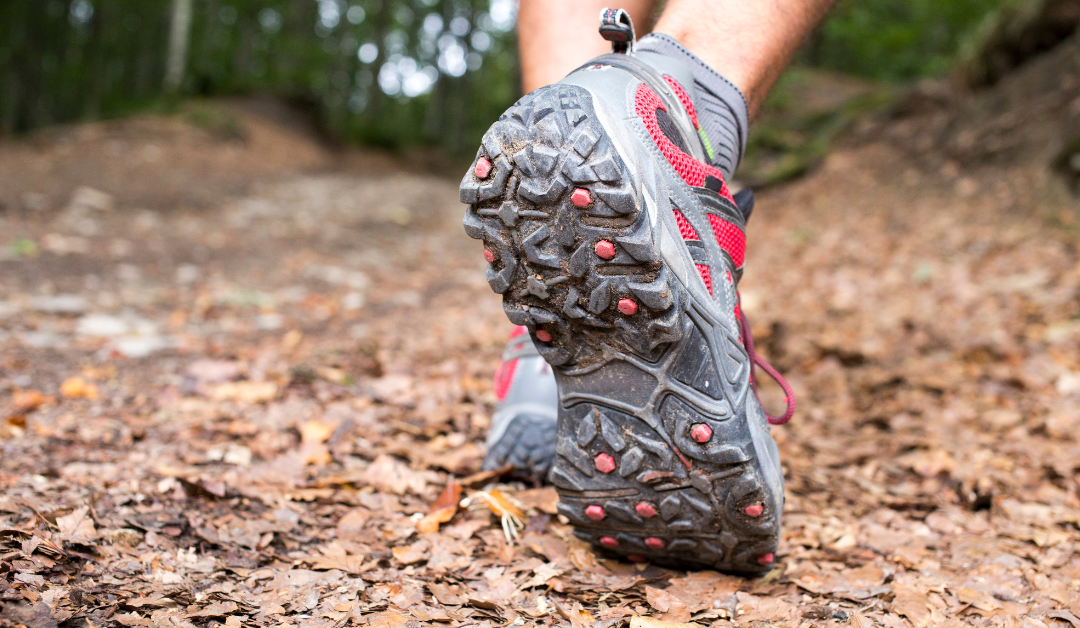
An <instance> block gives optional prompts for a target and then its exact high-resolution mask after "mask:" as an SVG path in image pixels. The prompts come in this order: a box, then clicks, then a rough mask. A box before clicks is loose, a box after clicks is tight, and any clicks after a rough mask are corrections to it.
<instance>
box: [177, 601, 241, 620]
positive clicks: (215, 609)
mask: <svg viewBox="0 0 1080 628" xmlns="http://www.w3.org/2000/svg"><path fill="white" fill-rule="evenodd" d="M239 609H240V607H239V606H238V605H237V604H236V602H214V603H213V604H211V605H210V606H207V607H205V608H201V609H199V610H197V611H195V612H194V613H188V614H187V617H188V618H189V619H190V618H192V617H228V616H229V615H232V614H233V613H235V612H236V611H237V610H239Z"/></svg>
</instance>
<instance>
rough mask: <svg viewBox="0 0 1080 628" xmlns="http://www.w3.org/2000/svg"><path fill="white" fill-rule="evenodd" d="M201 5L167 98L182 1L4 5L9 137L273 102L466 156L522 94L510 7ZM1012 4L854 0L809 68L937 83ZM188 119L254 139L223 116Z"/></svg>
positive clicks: (436, 3) (835, 18) (481, 0)
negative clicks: (202, 99) (244, 100)
mask: <svg viewBox="0 0 1080 628" xmlns="http://www.w3.org/2000/svg"><path fill="white" fill-rule="evenodd" d="M192 1H193V9H194V13H193V22H192V28H191V33H190V38H189V42H190V45H189V49H188V62H187V70H186V73H185V78H184V82H183V84H182V86H181V90H180V93H179V94H177V95H175V96H166V95H165V93H164V91H163V85H162V79H163V77H164V73H165V63H166V61H165V60H166V53H167V47H168V38H169V24H170V6H171V0H0V132H7V133H18V132H23V131H27V130H30V129H33V128H37V127H40V126H44V125H47V124H54V123H57V122H66V121H72V120H81V119H100V118H107V117H115V116H121V115H125V114H128V113H130V112H133V111H136V110H139V109H142V108H146V107H148V106H152V105H155V104H162V105H166V109H169V108H171V107H172V106H174V105H175V104H176V102H177V99H178V98H189V97H192V96H215V95H228V94H245V93H253V92H260V93H270V94H274V95H277V96H280V97H284V98H287V99H289V100H291V101H292V102H295V103H298V104H301V105H304V106H306V107H307V108H308V109H309V110H311V111H312V112H313V113H315V114H316V115H317V116H318V118H319V119H320V121H321V122H322V124H323V125H324V126H325V127H326V128H327V129H328V130H330V131H331V132H332V133H334V134H336V135H337V136H339V137H341V138H343V139H345V140H347V141H353V142H364V143H369V144H376V145H381V146H386V147H392V148H400V147H408V146H437V147H440V148H442V149H443V150H444V151H446V152H447V153H449V154H454V155H462V154H465V153H469V152H471V151H472V150H473V148H474V147H475V145H476V143H477V140H478V139H479V137H480V135H481V134H482V133H483V131H484V130H485V129H486V128H487V126H488V124H490V122H491V121H492V120H494V119H495V118H496V117H497V116H498V115H499V114H500V113H501V112H502V111H503V110H504V109H505V108H506V107H507V106H509V104H510V103H512V102H513V101H514V99H515V98H517V96H518V90H519V88H520V81H519V79H518V69H517V50H516V42H515V38H514V34H513V32H512V30H511V26H512V22H513V15H512V10H509V9H508V7H510V6H512V4H513V3H512V1H511V0H192ZM1011 1H1013V0H841V2H840V4H839V6H838V7H837V8H836V9H835V11H834V12H833V13H832V14H831V15H830V17H829V18H828V20H827V21H826V23H825V24H824V26H823V27H822V28H821V29H819V30H818V31H817V32H816V33H815V34H814V35H813V36H812V37H811V38H810V40H809V41H808V43H807V46H806V47H805V48H804V50H803V52H802V53H801V62H802V64H803V65H809V66H811V67H819V68H825V69H828V70H833V71H839V72H845V73H851V74H857V75H862V76H867V77H873V78H877V79H887V80H895V79H908V78H914V77H921V76H927V75H931V74H935V73H938V72H941V71H943V70H944V69H946V68H948V67H949V65H950V64H951V63H952V61H953V59H954V58H955V56H956V54H957V52H958V50H959V49H960V47H961V44H962V43H963V41H964V40H965V38H967V37H969V35H970V33H971V32H973V30H974V29H975V28H976V27H977V25H978V24H979V23H980V21H982V20H983V19H984V18H985V17H986V16H987V15H988V13H990V12H992V11H994V10H995V9H997V8H998V7H1000V6H1001V5H1003V4H1005V3H1007V2H1011ZM496 13H498V14H499V15H496ZM451 31H452V32H451ZM363 50H366V51H367V53H366V54H359V53H360V52H361V51H363ZM373 52H377V55H373V54H371V53H373ZM185 112H186V114H187V115H188V117H189V118H190V119H192V121H194V122H195V123H197V124H200V125H203V126H205V127H206V128H209V129H211V130H213V131H214V132H216V133H222V134H224V135H225V136H226V137H237V138H239V137H241V135H242V130H240V129H236V128H231V127H230V124H231V123H230V122H229V121H228V120H223V119H215V118H214V115H217V114H213V112H212V111H210V110H208V109H205V108H204V109H202V110H200V109H199V107H198V106H197V105H196V106H195V108H194V109H190V108H186V109H185ZM840 117H841V118H844V119H846V118H847V115H846V114H845V115H843V116H840ZM837 120H838V118H837V117H836V116H832V117H828V116H827V117H825V118H821V119H820V120H818V121H817V122H814V121H811V120H809V119H807V120H806V121H805V123H803V122H800V123H799V124H798V125H796V126H797V127H798V128H785V130H784V131H783V132H776V133H773V132H772V131H770V129H768V128H764V129H763V130H762V132H760V133H758V135H757V137H756V139H755V146H760V147H761V148H763V149H766V150H767V151H773V152H777V151H779V152H784V149H782V148H781V146H782V145H784V144H792V143H794V144H792V145H798V146H800V147H801V148H800V149H799V152H801V153H804V152H805V153H806V155H809V156H810V157H805V156H804V157H805V158H804V157H800V158H798V159H789V161H791V164H790V165H789V166H784V167H782V168H780V169H779V171H783V172H796V171H798V170H800V169H802V168H804V167H805V165H804V164H806V163H809V162H812V161H814V160H815V159H816V155H818V154H819V153H821V152H822V151H823V150H824V148H823V147H825V146H827V144H828V143H827V141H826V142H824V143H823V142H821V141H816V140H814V141H808V140H805V139H793V138H795V137H796V136H798V137H802V138H806V137H826V136H828V137H831V136H832V135H834V134H835V133H836V132H837V131H836V130H837V129H839V128H842V127H843V125H842V124H840V123H839V122H838V121H837ZM807 151H808V152H807ZM787 152H791V151H790V150H788V151H787ZM769 178H770V179H771V178H772V177H769Z"/></svg>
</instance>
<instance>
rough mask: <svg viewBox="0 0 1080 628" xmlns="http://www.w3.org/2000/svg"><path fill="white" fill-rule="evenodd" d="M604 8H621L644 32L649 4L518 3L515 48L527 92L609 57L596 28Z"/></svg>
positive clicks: (627, 0)
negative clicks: (587, 64) (517, 26)
mask: <svg viewBox="0 0 1080 628" xmlns="http://www.w3.org/2000/svg"><path fill="white" fill-rule="evenodd" d="M604 7H613V8H622V9H626V11H627V12H628V13H630V17H631V18H633V20H634V25H635V26H636V27H637V28H638V29H641V30H640V31H639V32H638V36H641V35H644V34H645V33H646V32H648V30H647V29H648V27H649V23H650V21H651V19H650V18H651V13H652V8H653V0H521V6H520V8H519V9H518V25H519V28H518V45H519V46H520V49H521V79H522V83H523V84H524V88H525V92H526V93H528V92H531V91H532V90H534V89H536V88H538V87H543V86H545V85H550V84H552V83H554V82H555V81H558V80H559V79H561V78H563V77H564V76H566V75H567V74H569V73H570V72H571V71H572V70H574V69H575V68H577V67H578V66H579V65H581V64H582V63H585V62H586V61H588V60H589V59H592V58H593V57H596V56H599V55H602V54H604V53H605V52H610V51H611V44H610V43H608V42H606V41H604V40H603V39H601V38H600V35H598V34H597V30H596V29H597V27H598V26H599V24H600V21H599V19H600V11H601V9H603V8H604Z"/></svg>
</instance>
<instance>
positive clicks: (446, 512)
mask: <svg viewBox="0 0 1080 628" xmlns="http://www.w3.org/2000/svg"><path fill="white" fill-rule="evenodd" d="M460 502H461V485H460V484H458V483H457V481H455V480H454V476H452V475H451V476H450V479H449V480H448V481H447V482H446V487H445V488H444V489H443V491H442V493H439V497H438V498H436V499H435V501H434V502H432V504H431V507H430V508H428V514H427V515H426V516H425V517H424V518H423V519H421V520H420V521H417V522H416V529H417V530H419V531H421V532H438V531H439V525H441V524H443V523H447V522H448V521H450V520H451V519H453V518H454V515H455V514H457V511H458V506H459V504H460Z"/></svg>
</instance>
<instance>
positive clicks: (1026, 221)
mask: <svg viewBox="0 0 1080 628" xmlns="http://www.w3.org/2000/svg"><path fill="white" fill-rule="evenodd" d="M115 124H116V125H118V126H116V127H115V128H117V129H120V130H119V131H116V133H122V132H123V126H122V125H123V124H124V123H122V122H118V123H115ZM140 124H143V125H145V124H146V123H145V122H143V123H140ZM140 128H142V127H140ZM143 132H145V129H143V130H142V131H140V133H143ZM77 146H78V147H82V148H78V150H89V149H90V148H93V147H94V145H93V144H86V143H85V142H83V143H80V144H78V145H77ZM316 148H317V147H316ZM25 150H31V149H28V148H25V147H21V146H15V147H14V148H12V147H10V146H0V158H2V157H3V155H2V153H3V152H4V151H16V152H17V151H25ZM32 150H34V151H38V153H36V154H37V155H38V158H40V159H42V160H45V161H48V160H50V159H61V156H60V155H62V151H61V148H60V146H59V145H54V144H50V143H48V142H43V143H41V144H40V145H37V147H36V148H33V149H32ZM64 150H68V149H64ZM169 150H172V149H169ZM177 150H179V149H177ZM238 150H246V149H238ZM312 150H315V149H312ZM319 150H321V149H319ZM89 154H96V153H93V152H90V153H89ZM327 159H330V158H329V157H328V158H327ZM365 163H366V162H365ZM116 167H117V168H120V167H121V166H120V165H117V166H116ZM161 176H165V175H164V173H163V174H162V175H161ZM169 176H194V175H191V174H190V173H188V174H185V171H184V170H183V168H182V167H181V168H180V169H179V170H176V171H170V174H169ZM1041 176H1042V175H1041V174H1040V171H1038V170H1037V169H1035V168H1034V167H1033V166H1032V167H1030V168H1026V169H1025V168H1024V167H1019V166H1010V167H1004V166H997V165H994V164H989V165H983V166H979V167H974V166H973V167H969V168H965V169H963V170H956V169H950V168H946V169H944V170H941V171H938V170H935V169H932V168H920V166H919V164H918V163H915V162H913V161H912V158H911V156H910V155H908V154H907V153H905V152H904V151H903V150H901V149H898V148H896V147H894V146H893V145H892V144H890V143H889V142H888V141H869V142H863V143H859V144H857V145H852V146H848V147H845V148H841V149H839V150H837V151H836V152H835V153H834V154H832V155H831V156H830V157H829V158H828V159H827V160H826V162H825V164H824V165H823V167H822V168H821V169H820V170H819V171H818V172H816V173H814V174H812V175H811V176H809V177H807V178H805V179H803V180H801V181H798V182H796V183H793V184H790V185H787V186H785V187H783V188H778V189H775V190H771V191H768V192H766V193H764V194H762V195H761V196H760V199H759V201H758V206H759V208H760V209H759V211H758V212H757V213H756V214H755V216H754V219H753V221H752V225H751V230H750V238H751V247H750V251H751V252H750V260H749V263H748V267H749V269H750V270H749V271H748V273H747V277H746V279H745V282H744V284H743V285H744V307H745V309H746V310H747V311H748V313H749V314H750V315H751V317H752V319H753V321H754V323H755V327H754V331H755V334H756V337H757V338H758V339H759V344H760V345H761V346H762V347H763V350H764V351H765V352H767V353H768V355H769V357H770V358H772V359H773V360H774V361H775V362H776V363H778V364H779V365H780V366H781V368H782V369H783V370H784V371H785V372H786V373H787V374H788V375H789V378H790V380H791V382H792V384H793V385H794V386H795V388H796V391H797V392H798V393H799V395H800V412H799V415H798V416H797V418H796V420H795V421H794V422H792V423H791V424H790V425H788V426H786V427H784V428H782V429H777V430H775V431H774V434H775V435H776V437H777V439H778V442H779V446H780V449H781V453H782V456H783V459H784V465H785V477H786V481H787V501H786V504H785V518H784V530H783V538H782V542H781V545H780V549H779V551H778V552H777V567H776V569H774V570H773V571H772V572H770V573H769V574H768V575H767V576H765V577H763V578H759V579H756V580H747V579H743V578H739V577H736V576H730V575H724V574H718V573H715V572H713V571H708V570H701V571H679V570H672V569H667V568H663V567H660V566H657V565H651V564H644V565H631V564H627V563H623V562H619V561H617V560H612V559H611V558H610V557H607V556H605V555H602V554H600V553H598V552H597V551H595V550H594V549H593V548H591V547H589V546H588V545H586V544H585V543H583V542H582V541H580V540H578V539H577V538H576V537H575V536H574V535H573V532H572V530H571V528H570V527H569V526H568V525H566V524H565V522H564V521H563V520H561V519H560V518H559V516H558V514H557V510H556V508H555V505H556V503H557V496H556V494H555V493H554V491H553V490H552V489H551V488H547V487H540V488H537V487H533V486H525V485H522V484H515V483H510V484H503V483H500V476H501V475H502V474H501V473H499V472H483V471H481V469H480V461H481V459H482V455H483V449H482V443H483V440H484V436H485V432H486V428H487V426H488V423H489V420H490V416H491V413H492V410H493V407H494V401H495V397H494V393H493V391H492V388H491V384H490V382H491V376H492V373H493V371H494V369H495V366H496V364H497V362H498V357H499V354H500V351H501V348H502V343H503V342H504V341H505V339H506V337H507V334H508V331H509V325H508V324H507V323H505V321H504V320H503V315H502V311H501V308H500V307H499V302H498V298H497V297H496V296H494V295H492V294H490V291H489V290H488V288H487V286H486V283H485V281H484V279H483V261H482V258H481V257H480V256H479V255H478V253H477V249H476V248H475V246H473V244H474V243H472V242H471V241H469V240H468V238H466V237H465V236H464V235H463V234H462V233H461V232H460V225H459V224H458V223H459V220H460V212H461V210H460V207H459V206H458V205H457V203H456V191H455V183H454V182H453V181H451V180H446V179H441V178H437V177H433V176H428V175H419V174H414V173H410V172H407V171H404V170H400V169H398V170H395V169H392V168H391V169H389V170H387V171H386V172H385V173H384V174H380V175H378V176H374V175H372V174H370V173H369V172H368V171H366V170H364V169H363V168H359V167H358V166H355V165H352V162H349V161H348V160H345V161H342V162H341V163H339V164H338V165H336V166H335V167H334V168H333V169H332V170H331V171H329V172H323V173H314V174H312V173H304V172H298V171H283V173H282V174H281V175H280V176H276V177H274V178H273V179H266V180H256V181H253V182H252V183H251V184H250V186H249V187H248V188H246V189H245V191H244V192H243V194H239V195H237V196H235V197H225V198H223V199H222V200H221V204H220V205H219V206H216V207H214V208H213V211H209V210H203V209H198V208H193V209H187V208H183V207H181V208H179V209H176V210H175V211H158V210H140V209H136V208H135V206H129V205H125V204H124V202H118V203H117V204H116V207H115V209H114V210H113V211H112V212H109V213H103V214H100V215H98V214H95V215H94V216H93V218H91V220H94V221H97V222H98V223H99V224H98V225H97V226H96V227H95V229H93V230H88V229H84V231H85V232H86V233H90V234H91V235H85V234H81V232H79V231H78V230H77V227H78V225H75V226H72V225H71V223H70V221H66V220H65V218H64V215H63V214H62V213H60V214H48V215H41V216H23V215H20V214H7V215H5V216H3V217H2V218H0V220H3V225H2V226H3V229H2V231H3V232H5V233H17V234H18V235H19V237H20V238H28V239H30V240H35V241H43V240H44V238H45V237H46V236H48V235H49V234H60V235H63V236H64V237H69V236H70V237H80V238H84V239H85V240H86V241H87V243H86V247H85V248H80V249H79V251H74V252H66V253H65V255H64V256H63V259H64V260H69V261H70V260H73V259H76V258H77V259H78V260H79V264H78V265H77V266H71V265H64V264H59V263H58V262H57V263H54V262H56V259H58V254H54V253H51V252H48V251H46V252H44V253H41V254H40V255H39V256H38V257H34V258H30V257H18V258H11V259H7V260H5V261H2V262H0V286H2V287H3V290H4V292H3V293H2V294H0V296H2V297H3V299H4V301H3V307H2V308H0V311H2V312H3V319H2V322H3V330H2V332H3V333H0V345H2V346H3V356H4V357H3V362H2V364H0V391H2V393H0V417H3V421H2V422H0V626H3V628H9V627H14V626H84V625H89V626H109V627H113V626H165V625H169V626H199V627H203V626H206V627H210V626H305V627H306V626H311V627H322V626H326V627H330V626H333V627H341V626H349V625H354V626H376V627H387V628H393V627H409V628H413V627H415V626H418V625H432V626H448V627H451V628H458V627H468V628H473V627H476V628H494V627H495V626H518V625H522V626H524V625H540V626H554V625H558V626H565V625H570V626H573V627H574V628H585V627H589V628H594V627H595V628H614V627H616V626H618V627H624V626H630V627H631V628H673V627H676V626H732V625H740V626H742V625H750V626H766V625H769V626H772V625H788V626H800V627H802V626H819V625H824V626H840V625H852V626H859V627H863V626H886V627H890V628H893V627H901V626H908V627H916V628H922V627H924V626H960V625H972V626H995V627H998V626H1010V627H1011V626H1031V627H1039V628H1041V627H1043V626H1058V627H1064V626H1067V625H1071V626H1077V625H1078V623H1080V620H1077V616H1078V615H1080V556H1078V554H1077V550H1078V548H1080V533H1078V530H1080V499H1078V495H1077V478H1078V473H1080V443H1078V440H1077V439H1078V434H1080V383H1078V382H1080V323H1078V322H1077V321H1080V252H1078V250H1077V248H1076V246H1075V233H1076V231H1075V229H1074V228H1073V227H1070V226H1069V224H1070V223H1068V222H1067V220H1065V219H1064V218H1062V217H1063V216H1067V214H1066V213H1064V212H1065V209H1061V210H1060V211H1059V210H1058V208H1057V206H1055V205H1053V203H1052V202H1051V200H1047V199H1046V198H1045V196H1040V194H1039V193H1038V190H1039V189H1041V188H1038V187H1037V186H1039V185H1042V184H1043V183H1045V181H1044V179H1041V178H1040V177H1041ZM961 181H966V183H963V185H960V182H961ZM972 182H973V183H974V191H972V185H971V183H972ZM1040 182H1043V183H1040ZM76 183H78V184H80V185H84V184H89V183H92V182H72V186H73V188H74V187H75V184H76ZM958 186H959V187H962V188H963V192H964V193H963V194H958V193H957V190H958V189H959V188H958ZM116 194H117V196H118V198H122V195H120V194H119V192H116ZM387 199H391V200H392V203H391V204H392V205H395V206H400V207H405V208H407V209H408V210H409V212H408V215H409V216H410V217H411V218H410V222H409V224H407V225H402V224H399V223H400V221H397V222H395V221H394V220H393V219H392V216H391V215H390V214H389V213H387V211H388V210H386V205H387V203H386V200H387ZM1070 211H1071V210H1070ZM391 213H392V212H391ZM399 214H400V215H404V214H402V213H401V212H397V213H395V214H394V216H397V215H399ZM91 232H92V233H91ZM110 238H123V239H124V240H125V241H128V242H130V243H133V245H132V247H133V248H130V250H129V249H127V248H125V249H124V251H125V253H124V255H123V256H122V257H115V256H114V255H113V253H112V252H110V251H114V250H120V249H117V248H116V247H110V246H107V245H108V244H109V242H108V240H109V239H110ZM53 240H56V238H53ZM80 251H81V252H80ZM313 268H314V269H321V270H319V272H318V273H313V272H312V271H311V270H310V269H313ZM328 268H332V269H338V270H335V271H334V272H333V273H330V271H326V270H325V269H328ZM87 269H91V270H87ZM88 273H89V274H88ZM331 275H332V276H333V277H338V276H340V277H345V278H350V277H355V278H361V277H362V278H363V281H360V280H359V279H356V280H351V279H350V280H342V281H329V280H324V277H331ZM38 294H69V295H73V296H74V297H75V298H77V300H78V302H79V303H80V304H82V308H83V309H79V310H75V309H71V308H66V309H65V308H52V309H50V310H47V311H46V310H42V309H40V308H39V309H35V307H34V306H33V303H34V301H33V298H32V296H33V295H38ZM356 294H359V295H361V296H360V297H357V296H355V295H356ZM69 300H72V301H73V302H74V299H69ZM357 303H361V304H362V305H360V306H359V307H353V306H354V305H356V304H357ZM346 305H348V306H349V307H346ZM135 312H138V319H139V320H140V321H145V322H144V323H140V325H142V328H144V329H145V333H146V334H158V336H160V338H159V339H158V340H155V343H156V344H154V345H153V346H155V347H162V348H159V349H155V350H153V351H151V352H149V353H147V354H146V355H144V356H142V357H130V356H128V355H127V354H124V353H123V352H119V351H117V350H116V345H115V343H114V341H113V339H111V338H108V337H102V336H93V335H87V334H81V335H80V334H79V333H78V329H79V323H78V321H79V319H80V317H83V316H106V315H108V316H115V317H120V318H122V319H124V320H135ZM125 317H126V318H125ZM46 341H47V342H46ZM774 393H775V391H772V390H769V389H768V388H767V387H766V389H765V391H764V395H765V400H766V403H768V404H774V403H777V402H778V401H779V399H778V398H777V397H776V396H775V394H774ZM503 472H505V470H503ZM455 478H460V479H455Z"/></svg>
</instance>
